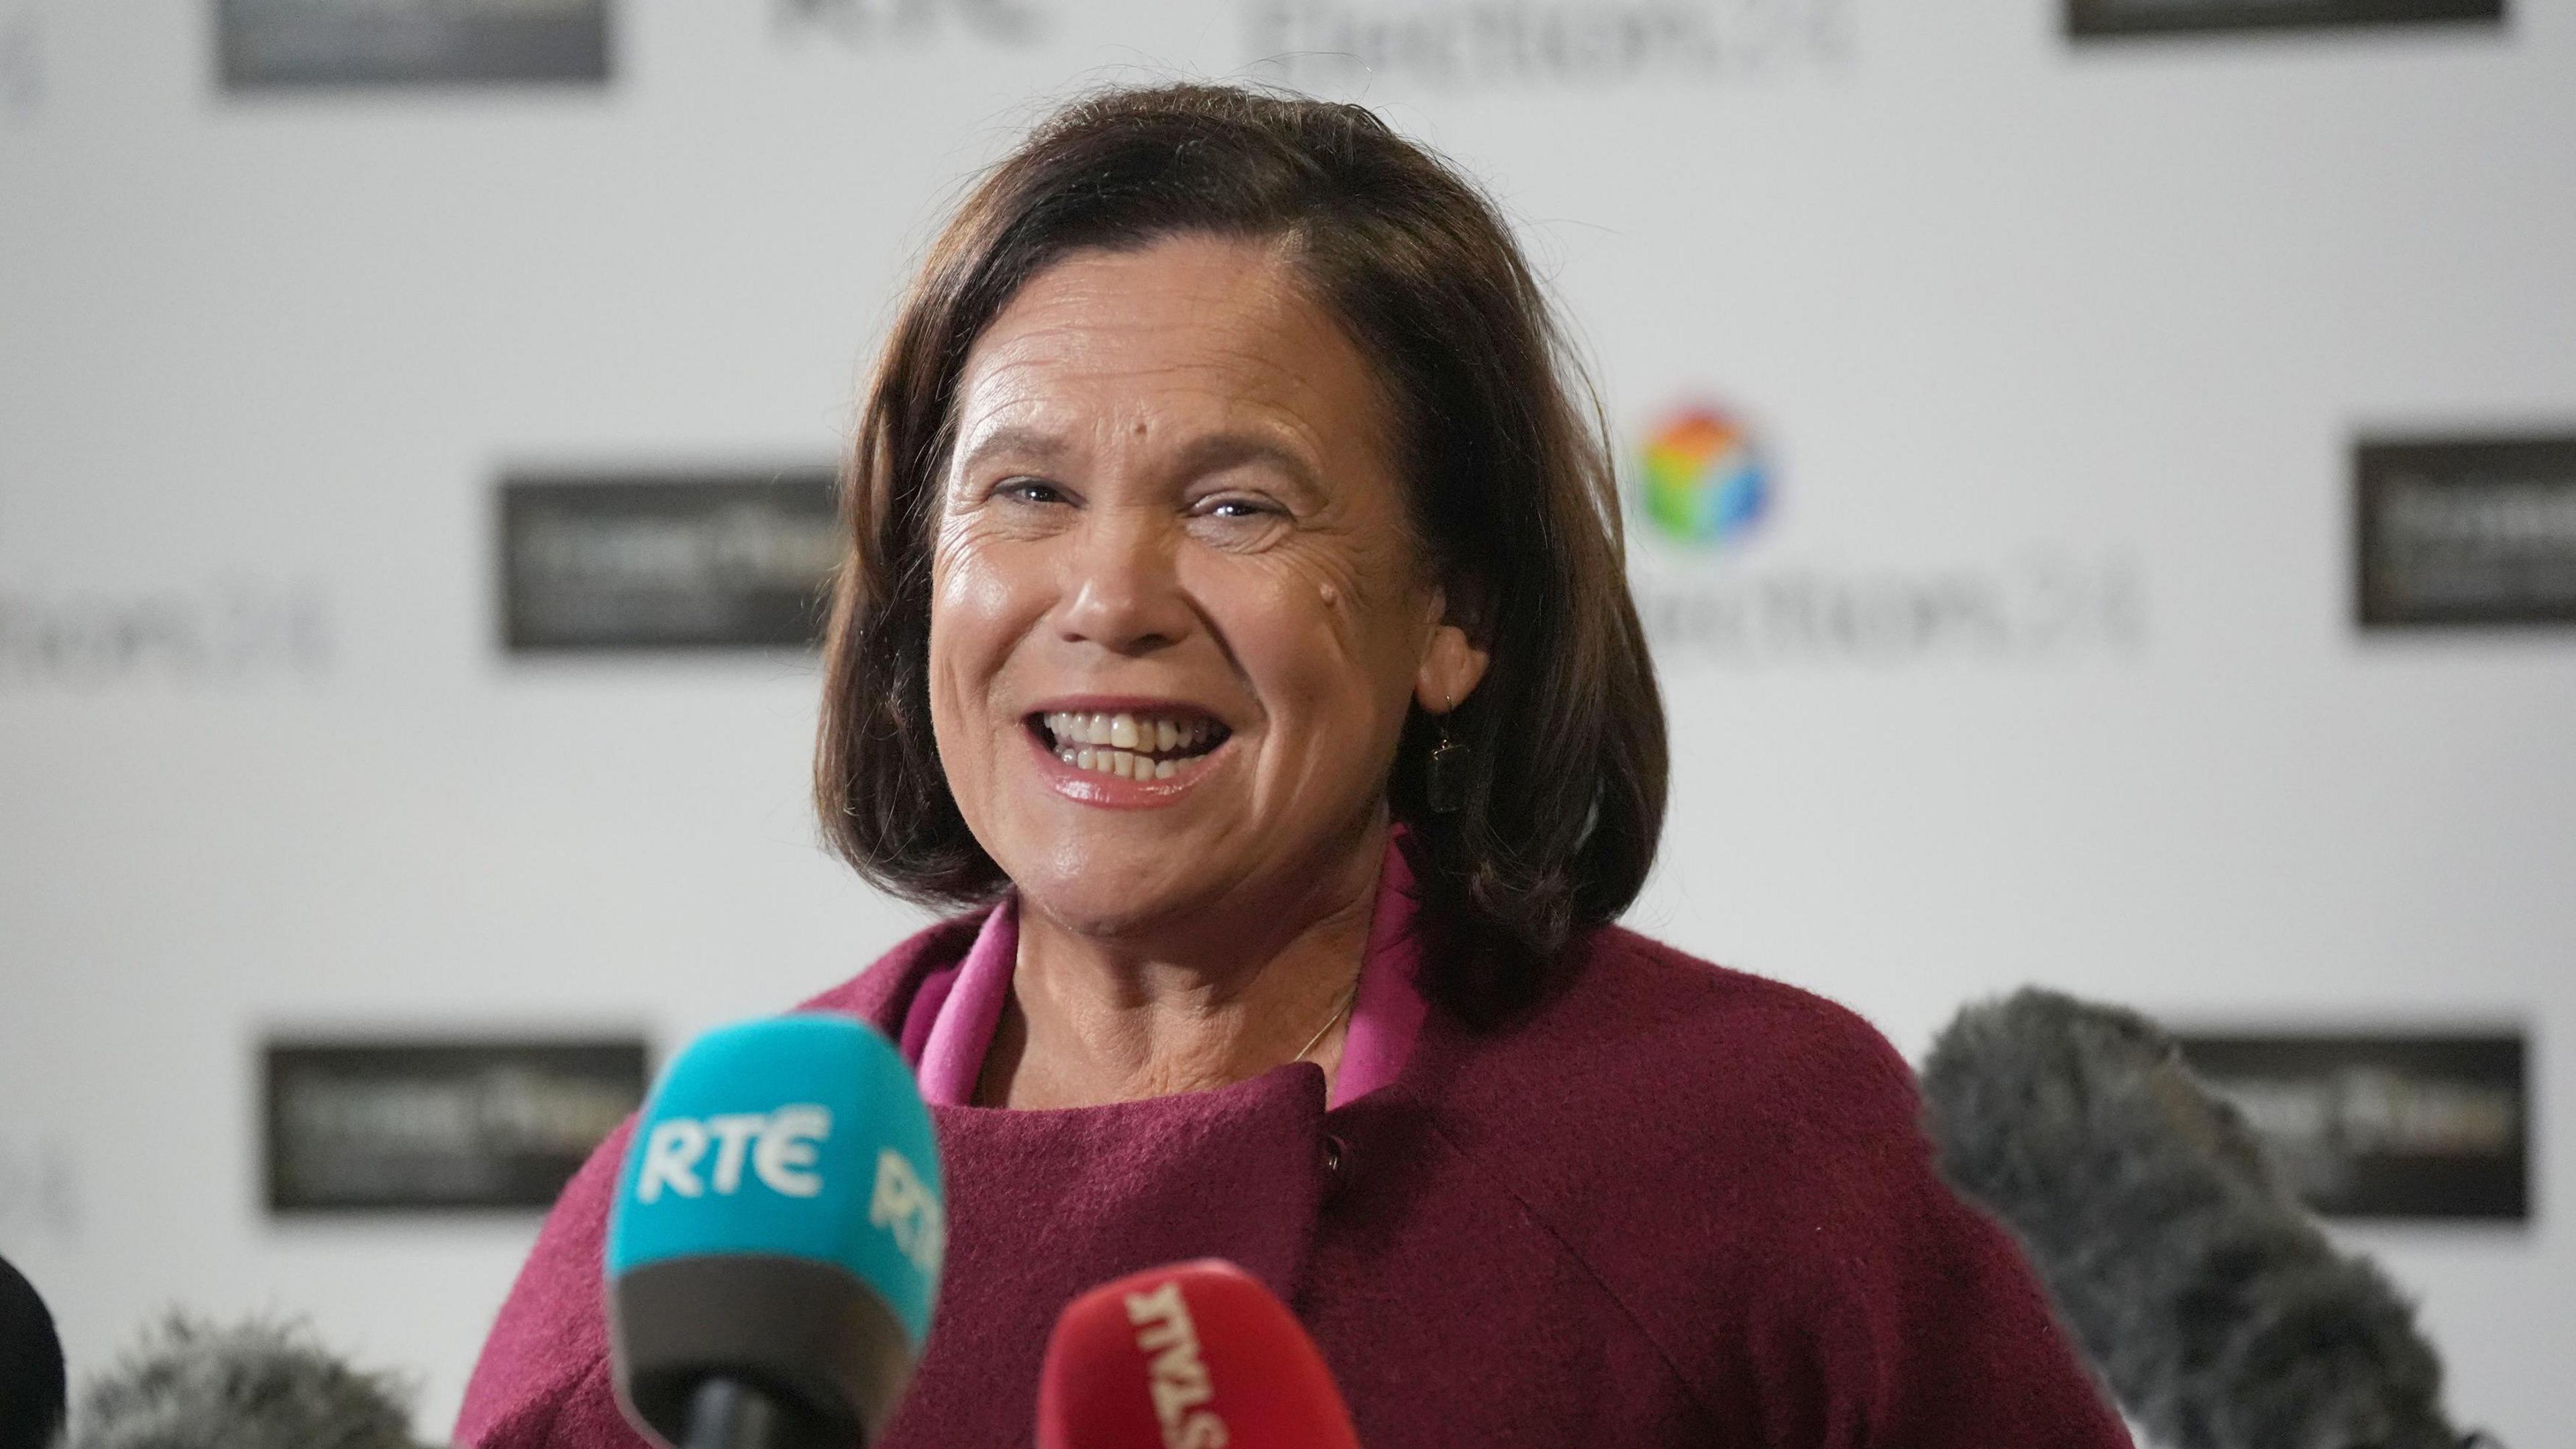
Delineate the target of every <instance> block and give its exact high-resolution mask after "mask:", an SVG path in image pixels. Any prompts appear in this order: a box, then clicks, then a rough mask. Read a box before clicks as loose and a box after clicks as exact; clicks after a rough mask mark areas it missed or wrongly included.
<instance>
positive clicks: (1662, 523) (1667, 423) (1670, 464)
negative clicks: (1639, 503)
mask: <svg viewBox="0 0 2576 1449" xmlns="http://www.w3.org/2000/svg"><path fill="white" fill-rule="evenodd" d="M1640 461H1641V463H1642V465H1643V467H1644V474H1645V476H1644V480H1643V482H1644V487H1643V490H1642V492H1643V502H1644V505H1645V511H1646V518H1647V521H1649V522H1651V523H1652V524H1654V525H1655V527H1656V528H1657V529H1658V530H1660V531H1662V532H1663V533H1664V534H1665V535H1666V536H1668V537H1671V538H1675V539H1679V540H1680V541H1682V542H1684V543H1700V544H1715V543H1725V542H1728V541H1730V540H1733V539H1739V538H1742V537H1743V536H1744V534H1745V533H1746V532H1747V531H1749V530H1750V529H1751V528H1752V527H1753V525H1754V524H1756V523H1758V522H1760V521H1761V519H1762V511H1763V508H1764V506H1765V505H1766V504H1767V503H1768V502H1769V499H1770V494H1771V470H1770V466H1769V464H1768V463H1767V462H1765V461H1764V459H1763V457H1762V454H1761V451H1760V450H1759V449H1758V448H1756V447H1755V446H1754V443H1753V438H1752V436H1751V434H1749V433H1747V432H1746V431H1745V429H1744V427H1743V426H1742V425H1741V424H1740V423H1738V422H1736V421H1735V420H1734V419H1733V418H1730V417H1728V416H1727V415H1726V414H1724V413H1721V412H1718V411H1717V410H1715V409H1713V408H1706V407H1692V408H1685V409H1683V410H1681V411H1680V412H1677V413H1674V414H1672V415H1671V416H1670V417H1668V418H1666V419H1665V420H1664V423H1663V425H1662V426H1661V427H1658V428H1656V429H1655V430H1654V431H1653V432H1652V433H1649V434H1648V435H1647V436H1646V446H1645V450H1644V453H1643V456H1642V458H1641V459H1640Z"/></svg>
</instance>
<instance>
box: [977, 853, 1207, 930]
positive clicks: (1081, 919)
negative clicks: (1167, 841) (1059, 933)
mask: <svg viewBox="0 0 2576 1449" xmlns="http://www.w3.org/2000/svg"><path fill="white" fill-rule="evenodd" d="M1011 881H1012V884H1014V885H1015V886H1017V887H1018V888H1019V892H1020V899H1021V901H1022V902H1023V903H1024V905H1025V906H1028V907H1033V908H1035V909H1037V910H1039V911H1043V912H1045V913H1046V915H1047V917H1048V919H1050V920H1053V921H1055V922H1056V923H1058V924H1059V925H1062V926H1063V927H1064V928H1065V929H1067V930H1070V931H1074V932H1076V933H1078V934H1081V935H1084V936H1097V937H1106V938H1113V939H1114V938H1116V937H1120V936H1132V935H1137V934H1139V933H1142V932H1145V931H1148V930H1150V929H1152V928H1153V927H1155V926H1156V925H1159V924H1161V923H1162V922H1165V921H1168V920H1170V919H1172V918H1173V917H1175V916H1178V915H1182V914H1185V913H1187V912H1190V911H1193V910H1197V909H1203V908H1204V907H1205V905H1206V904H1207V902H1208V901H1209V900H1210V899H1211V898H1212V897H1214V896H1215V895H1216V894H1217V893H1218V891H1217V889H1216V887H1215V886H1214V884H1213V883H1212V882H1209V883H1198V882H1191V881H1186V880H1176V879H1174V878H1173V877H1172V876H1171V875H1169V874H1166V873H1164V872H1161V871H1152V870H1140V869H1137V868H1136V867H1135V866H1134V865H1133V864H1129V865H1124V866H1120V867H1113V868H1110V869H1105V870H1104V869H1102V868H1101V867H1100V865H1099V863H1098V862H1097V861H1093V862H1090V863H1088V864H1087V865H1085V866H1079V867H1076V868H1074V869H1070V870H1065V869H1054V868H1041V869H1039V870H1036V871H1034V872H1032V873H1030V874H1029V875H1026V876H1022V875H1018V874H1014V875H1013V876H1012V877H1011Z"/></svg>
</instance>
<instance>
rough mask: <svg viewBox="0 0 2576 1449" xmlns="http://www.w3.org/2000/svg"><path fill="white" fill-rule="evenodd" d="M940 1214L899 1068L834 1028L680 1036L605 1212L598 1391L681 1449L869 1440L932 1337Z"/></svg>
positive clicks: (931, 1159)
mask: <svg viewBox="0 0 2576 1449" xmlns="http://www.w3.org/2000/svg"><path fill="white" fill-rule="evenodd" d="M947 1223H948V1214H947V1206H946V1198H945V1195H944V1193H943V1191H942V1188H941V1184H940V1175H939V1144H938V1141H937V1139H936V1138H935V1137H934V1136H933V1134H932V1132H931V1127H930V1113H929V1110H928V1109H927V1108H925V1107H923V1106H922V1103H921V1093H920V1091H919V1090H918V1089H917V1088H915V1087H914V1085H913V1081H912V1070H911V1068H909V1067H907V1066H906V1065H905V1064H904V1060H903V1058H902V1057H901V1056H900V1055H898V1054H897V1053H896V1051H895V1049H894V1047H893V1046H892V1045H891V1044H889V1043H888V1042H887V1041H886V1039H885V1038H884V1037H882V1036H879V1035H878V1034H877V1033H875V1032H874V1031H871V1030H869V1029H868V1028H867V1027H866V1026H864V1025H862V1024H860V1023H859V1022H857V1021H854V1020H852V1019H850V1018H848V1017H844V1016H825V1015H819V1014H817V1015H801V1016H782V1017H775V1018H771V1019H769V1020H765V1021H752V1022H745V1023H742V1024H741V1025H738V1026H729V1027H724V1028H721V1029H719V1030H716V1031H711V1032H709V1033H707V1034H706V1035H705V1036H702V1037H700V1038H698V1039H697V1040H696V1041H694V1042H691V1043H690V1044H689V1046H688V1049H687V1050H685V1051H683V1052H681V1053H680V1055H679V1057H678V1058H677V1059H676V1060H674V1061H673V1062H672V1063H671V1065H670V1067H669V1068H668V1069H667V1070H665V1071H664V1072H663V1073H662V1079H661V1081H660V1082H659V1083H658V1084H656V1085H655V1087H654V1088H653V1095H652V1097H651V1098H650V1099H649V1100H647V1101H646V1102H645V1104H644V1111H643V1113H642V1115H641V1116H640V1117H639V1118H638V1119H637V1121H636V1124H635V1137H634V1140H633V1141H632V1142H631V1143H629V1144H628V1146H627V1150H626V1165H625V1168H624V1170H623V1171H622V1172H621V1173H620V1174H619V1176H618V1185H617V1201H616V1206H615V1207H614V1208H613V1209H612V1210H611V1212H610V1215H609V1221H608V1322H609V1347H610V1355H611V1362H612V1364H613V1366H614V1369H615V1378H616V1385H617V1397H618V1402H619V1404H620V1405H621V1406H622V1407H623V1408H624V1409H625V1411H626V1415H627V1417H628V1419H630V1420H632V1421H633V1422H634V1424H635V1426H636V1427H637V1428H638V1429H639V1430H642V1431H643V1432H645V1433H646V1434H648V1435H650V1436H652V1437H654V1438H656V1439H658V1440H660V1441H661V1442H663V1443H665V1444H670V1445H675V1446H680V1449H826V1446H829V1449H849V1446H850V1445H852V1444H866V1443H870V1442H873V1441H874V1440H875V1439H876V1438H877V1437H878V1435H879V1434H880V1433H881V1432H882V1431H883V1430H884V1428H885V1424H886V1421H887V1420H888V1419H889V1418H891V1417H892V1416H893V1413H894V1408H895V1405H896V1403H897V1402H899V1401H900V1400H901V1399H902V1397H903V1390H904V1385H905V1384H906V1383H907V1382H908V1381H909V1380H910V1379H911V1377H912V1367H913V1364H914V1363H915V1362H917V1361H918V1360H919V1359H920V1357H921V1346H922V1341H923V1340H924V1339H925V1338H926V1337H928V1335H929V1333H930V1312H931V1305H932V1303H933V1301H934V1300H935V1299H936V1298H937V1296H938V1292H939V1265H940V1258H941V1255H942V1253H943V1251H944V1250H945V1247H946V1243H947V1231H948V1229H947Z"/></svg>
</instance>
